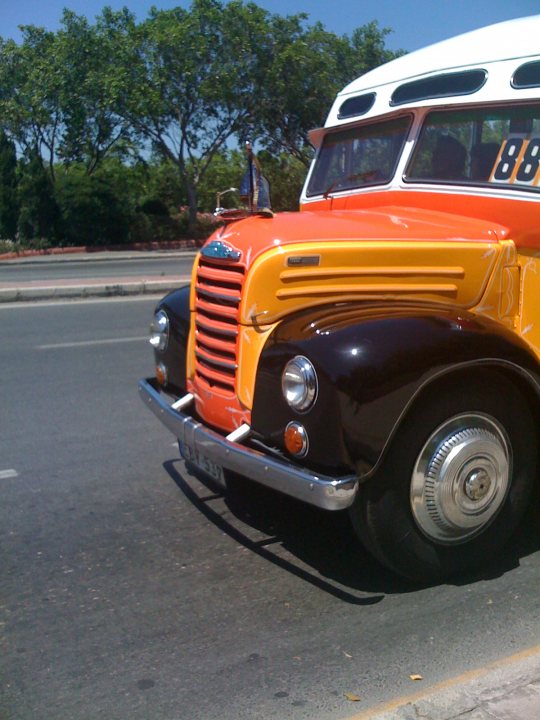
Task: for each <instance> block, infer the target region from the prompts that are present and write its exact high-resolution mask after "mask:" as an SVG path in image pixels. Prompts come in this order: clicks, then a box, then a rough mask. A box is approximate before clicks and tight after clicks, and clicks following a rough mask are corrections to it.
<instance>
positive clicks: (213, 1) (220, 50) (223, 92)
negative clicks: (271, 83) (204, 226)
mask: <svg viewBox="0 0 540 720" xmlns="http://www.w3.org/2000/svg"><path fill="white" fill-rule="evenodd" d="M267 16H268V13H267V12H266V11H265V10H262V9H261V8H259V7H258V6H257V5H255V4H253V3H249V4H248V5H243V4H242V2H240V1H239V0H233V2H230V3H228V4H227V5H223V4H222V3H221V2H219V0H194V1H193V3H192V5H191V9H190V10H184V9H182V8H174V9H173V10H156V9H155V8H153V9H152V11H151V14H150V16H149V18H148V19H147V20H146V21H145V22H144V23H142V24H141V25H139V26H136V25H135V22H134V19H133V17H131V16H128V15H126V14H125V13H124V14H123V15H122V16H120V15H119V14H117V13H112V12H111V11H104V15H103V18H102V21H101V22H102V23H103V24H106V25H107V26H108V28H109V32H110V38H111V45H114V47H115V48H116V55H115V63H114V68H111V73H110V76H109V80H108V82H109V87H111V88H116V90H117V96H116V101H117V106H116V107H117V111H118V113H119V114H120V115H122V116H123V117H124V118H125V119H126V120H128V121H129V123H130V124H131V125H132V127H133V128H134V129H135V130H136V132H137V133H138V134H139V136H140V137H141V138H143V139H144V140H146V141H147V142H149V143H151V145H152V147H153V148H154V149H155V151H156V152H158V153H159V154H160V155H161V156H162V157H164V158H167V159H168V160H170V162H172V163H173V164H174V165H175V166H176V167H177V169H178V172H179V174H180V176H181V178H182V182H183V184H184V187H185V190H186V195H187V200H188V206H189V224H190V229H194V227H195V222H196V213H197V204H198V197H197V191H198V187H199V185H200V183H201V182H202V180H203V178H204V176H205V174H206V172H207V171H208V168H209V166H210V163H211V161H212V159H213V158H214V156H215V155H216V153H217V152H219V151H221V150H222V149H223V148H224V147H225V146H226V143H227V141H228V140H229V139H230V138H232V137H233V136H234V135H235V134H239V133H241V132H242V130H243V129H245V127H246V125H247V124H248V121H249V119H250V117H251V116H252V111H253V108H254V105H255V102H256V97H257V89H258V86H259V84H260V79H261V63H260V62H259V52H260V49H261V48H263V47H264V46H266V45H267V44H268V41H269V36H268V26H267Z"/></svg>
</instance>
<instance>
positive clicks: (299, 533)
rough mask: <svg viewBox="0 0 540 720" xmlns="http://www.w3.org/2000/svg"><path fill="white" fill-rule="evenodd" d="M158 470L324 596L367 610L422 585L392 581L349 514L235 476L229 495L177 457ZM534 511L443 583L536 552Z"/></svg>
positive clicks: (219, 522) (539, 534)
mask: <svg viewBox="0 0 540 720" xmlns="http://www.w3.org/2000/svg"><path fill="white" fill-rule="evenodd" d="M164 468H165V470H166V472H167V473H168V475H169V476H170V477H171V478H172V480H173V481H174V482H175V483H176V485H177V486H178V487H179V489H180V490H181V491H182V493H183V494H184V495H185V496H186V498H187V499H188V500H189V501H190V502H191V503H192V504H193V506H194V507H195V508H196V509H197V510H199V511H200V512H201V513H202V514H203V515H204V516H205V517H206V518H208V519H209V520H210V521H211V522H212V523H213V524H214V525H215V526H216V527H218V528H219V529H220V530H221V531H222V532H225V533H227V535H229V536H230V537H231V538H233V539H234V540H235V541H236V542H238V543H239V544H241V545H243V546H244V547H246V548H247V549H249V550H250V551H251V552H253V553H255V554H256V555H258V556H260V557H262V558H264V559H265V560H267V561H269V562H271V563H273V564H274V565H277V566H278V567H281V568H282V569H284V570H286V571H287V572H289V573H291V574H293V575H295V576H297V577H299V578H301V579H303V580H305V581H306V582H309V583H310V584H311V585H313V586H315V587H317V588H319V589H321V590H324V591H325V592H327V593H329V594H331V595H333V596H335V597H336V598H338V599H340V600H343V601H344V602H347V603H351V604H355V605H373V604H375V603H378V602H381V601H382V600H383V599H384V596H385V595H387V594H399V593H409V592H415V591H418V590H419V589H421V587H424V588H427V587H429V586H428V585H425V586H420V585H418V584H415V583H412V582H408V581H406V580H404V579H402V578H399V577H397V576H395V575H394V574H392V573H390V572H389V571H387V570H386V569H385V568H383V567H382V566H381V565H379V564H378V563H377V562H376V561H375V560H374V559H373V558H372V557H371V555H369V554H368V553H367V552H366V551H365V550H364V549H363V547H362V546H361V544H360V542H359V541H358V539H357V537H356V535H355V534H354V531H353V529H352V526H351V524H350V521H349V517H348V514H347V513H346V512H344V511H342V512H325V511H323V510H319V509H318V508H315V507H311V506H309V505H307V504H305V503H302V502H300V501H296V500H294V499H293V498H290V497H286V496H284V495H282V494H281V493H278V492H274V491H272V490H269V489H267V488H265V487H263V486H261V485H258V484H256V483H253V482H250V481H249V480H246V479H244V478H241V477H237V476H234V477H229V478H228V479H227V491H224V490H223V489H222V488H220V487H218V486H216V485H215V484H214V483H213V482H212V481H211V480H210V479H207V478H205V477H202V476H201V475H200V474H199V473H196V474H194V475H192V474H190V473H187V472H184V465H183V462H182V461H181V460H179V459H178V460H169V461H167V462H165V463H164ZM537 510H539V509H538V508H535V509H534V510H532V511H531V512H530V513H529V516H528V517H527V519H526V522H525V523H524V524H523V526H522V528H521V529H520V531H519V532H518V534H517V536H516V538H515V540H514V542H513V543H512V544H511V545H510V546H509V547H508V549H507V550H506V551H505V552H504V553H502V554H500V555H499V556H498V557H497V558H496V559H495V560H494V561H493V562H492V563H489V564H488V565H487V566H486V567H484V568H483V569H482V570H481V571H477V572H474V573H468V574H467V575H463V576H461V577H459V578H453V579H452V580H451V581H447V583H448V584H452V585H457V586H460V585H468V584H471V583H474V582H478V581H481V580H490V579H494V578H496V577H500V576H501V575H503V574H504V573H506V572H508V571H509V570H511V569H512V568H515V567H517V566H519V563H520V559H521V558H522V557H525V556H526V555H529V554H531V553H533V552H536V551H538V550H540V512H537Z"/></svg>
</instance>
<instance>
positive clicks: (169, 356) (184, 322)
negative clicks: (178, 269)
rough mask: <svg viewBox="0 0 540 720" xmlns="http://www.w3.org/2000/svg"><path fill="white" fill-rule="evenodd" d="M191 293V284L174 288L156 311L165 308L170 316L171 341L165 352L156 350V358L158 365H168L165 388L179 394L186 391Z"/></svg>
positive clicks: (160, 302)
mask: <svg viewBox="0 0 540 720" xmlns="http://www.w3.org/2000/svg"><path fill="white" fill-rule="evenodd" d="M189 294H190V286H189V285H186V286H184V287H181V288H179V289H178V290H173V292H171V293H169V294H168V295H165V297H164V298H162V299H161V300H160V301H159V303H158V305H157V307H156V311H157V310H164V311H165V312H166V313H167V315H168V316H169V342H168V344H167V347H166V349H165V350H164V351H163V352H161V351H159V350H155V351H154V358H155V361H156V365H157V364H158V363H160V362H162V363H164V365H166V367H167V372H168V382H167V385H166V387H165V389H166V390H168V391H171V392H173V393H175V394H177V395H183V394H184V393H185V392H186V389H185V388H186V352H187V344H188V337H189V327H190V313H189Z"/></svg>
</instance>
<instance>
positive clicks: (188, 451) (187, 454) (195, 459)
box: [179, 442, 225, 485]
mask: <svg viewBox="0 0 540 720" xmlns="http://www.w3.org/2000/svg"><path fill="white" fill-rule="evenodd" d="M179 444H180V454H181V455H182V457H183V458H184V460H187V461H188V462H190V463H191V464H192V465H194V466H195V467H196V468H198V469H199V470H202V471H203V472H204V473H206V474H207V475H209V476H210V477H211V478H212V479H213V480H217V482H219V483H221V484H222V485H223V484H225V476H224V474H223V468H222V467H221V465H218V464H217V463H215V462H214V461H213V460H212V459H211V458H209V457H208V456H207V455H205V454H204V453H203V452H201V451H200V450H199V449H198V448H195V447H192V446H191V445H189V444H188V443H185V442H181V443H179Z"/></svg>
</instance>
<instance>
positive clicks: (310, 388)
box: [281, 355, 317, 412]
mask: <svg viewBox="0 0 540 720" xmlns="http://www.w3.org/2000/svg"><path fill="white" fill-rule="evenodd" d="M281 389H282V392H283V397H284V398H285V400H286V401H287V402H288V404H289V405H290V406H291V407H292V408H293V409H294V410H297V411H298V412H305V411H306V410H309V408H310V407H311V406H312V405H313V403H314V402H315V400H316V399H317V373H316V372H315V368H314V367H313V365H312V364H311V363H310V361H309V360H308V359H307V358H306V357H304V356H303V355H297V356H296V357H295V358H293V359H292V360H289V362H288V363H287V364H286V365H285V369H284V370H283V374H282V376H281Z"/></svg>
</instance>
